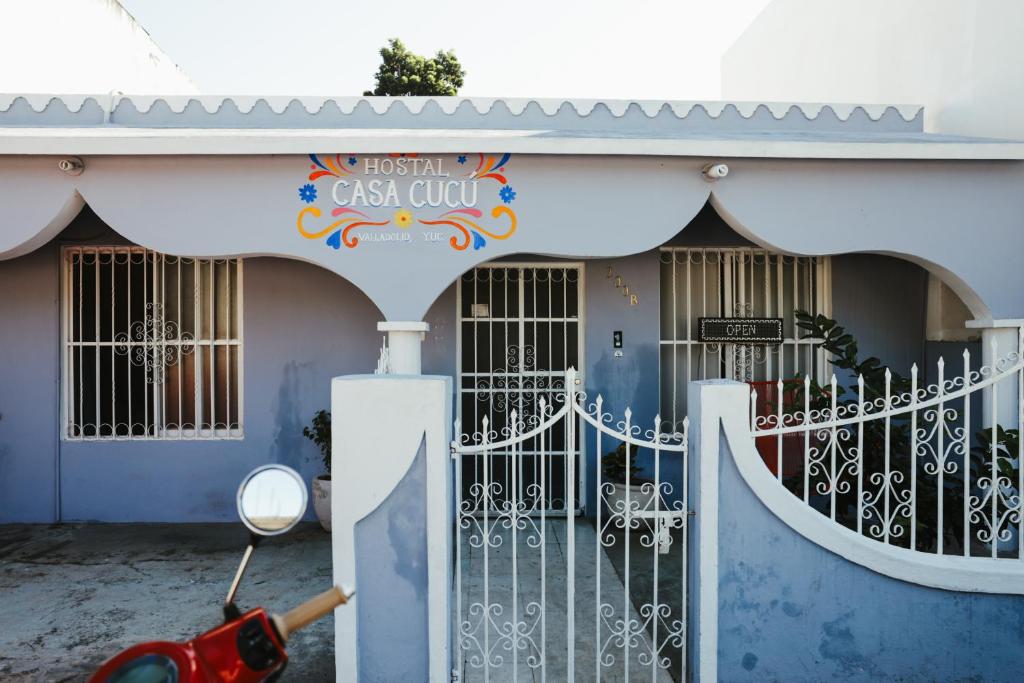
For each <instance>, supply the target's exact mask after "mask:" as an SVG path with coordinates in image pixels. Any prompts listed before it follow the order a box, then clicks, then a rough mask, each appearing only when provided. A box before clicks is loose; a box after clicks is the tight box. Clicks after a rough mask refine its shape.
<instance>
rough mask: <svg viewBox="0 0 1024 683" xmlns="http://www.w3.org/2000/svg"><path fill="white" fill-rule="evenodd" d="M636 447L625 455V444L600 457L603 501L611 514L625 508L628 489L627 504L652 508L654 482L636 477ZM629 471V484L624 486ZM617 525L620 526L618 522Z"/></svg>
mask: <svg viewBox="0 0 1024 683" xmlns="http://www.w3.org/2000/svg"><path fill="white" fill-rule="evenodd" d="M636 451H637V449H636V447H633V448H632V449H631V450H630V452H629V457H628V458H627V457H626V444H625V443H621V444H619V447H618V448H616V449H615V450H614V451H611V452H610V453H606V454H605V455H604V456H603V457H602V458H601V471H602V472H603V474H604V479H605V482H604V485H603V486H602V488H603V490H604V491H605V493H606V495H605V502H606V503H607V505H608V511H609V513H611V514H615V513H621V512H622V511H623V510H625V509H626V490H627V488H628V490H629V506H630V508H632V509H633V510H648V509H651V510H653V509H654V482H653V481H651V480H650V479H646V478H643V477H638V476H637V474H639V473H640V468H639V467H637V466H636ZM627 471H628V473H629V486H628V487H627V486H626V473H627ZM619 526H622V525H621V524H619Z"/></svg>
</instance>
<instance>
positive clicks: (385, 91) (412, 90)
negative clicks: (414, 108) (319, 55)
mask: <svg viewBox="0 0 1024 683" xmlns="http://www.w3.org/2000/svg"><path fill="white" fill-rule="evenodd" d="M380 57H381V65H380V68H379V69H378V70H377V75H376V82H377V87H375V88H374V89H373V90H367V91H366V92H364V93H363V94H364V95H388V96H391V97H398V96H402V95H419V96H435V97H437V96H452V95H458V94H459V88H461V87H462V84H463V81H464V79H465V77H466V71H465V69H463V68H462V65H461V64H460V63H459V58H458V57H456V56H455V53H454V52H452V51H451V50H448V51H447V52H445V51H438V53H437V54H436V55H434V56H433V57H432V58H427V57H423V56H420V55H417V54H414V53H412V52H410V51H409V49H408V48H407V47H406V46H405V45H404V44H403V43H402V41H401V40H399V39H398V38H392V39H390V40H389V41H388V45H387V46H386V47H383V48H381V51H380Z"/></svg>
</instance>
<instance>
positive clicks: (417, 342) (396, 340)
mask: <svg viewBox="0 0 1024 683" xmlns="http://www.w3.org/2000/svg"><path fill="white" fill-rule="evenodd" d="M377 331H378V332H387V333H388V354H389V358H390V360H391V374H393V375H419V374H421V373H422V371H423V370H422V348H421V347H422V345H423V339H424V337H426V334H427V332H429V331H430V323H424V322H413V321H400V322H390V321H387V322H379V323H377Z"/></svg>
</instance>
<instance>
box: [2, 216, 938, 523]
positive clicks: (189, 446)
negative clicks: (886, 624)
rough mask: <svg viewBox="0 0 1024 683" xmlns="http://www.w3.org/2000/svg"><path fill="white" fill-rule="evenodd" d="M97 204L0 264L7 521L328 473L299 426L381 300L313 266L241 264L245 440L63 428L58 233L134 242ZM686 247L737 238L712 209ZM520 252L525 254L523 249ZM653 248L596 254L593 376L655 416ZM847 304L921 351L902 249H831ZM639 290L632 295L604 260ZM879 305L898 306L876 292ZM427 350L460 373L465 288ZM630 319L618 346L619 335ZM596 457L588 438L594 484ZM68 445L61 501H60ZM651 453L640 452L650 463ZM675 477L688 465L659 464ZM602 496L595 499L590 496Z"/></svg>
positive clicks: (892, 357) (431, 365) (353, 366)
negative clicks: (265, 470) (270, 465)
mask: <svg viewBox="0 0 1024 683" xmlns="http://www.w3.org/2000/svg"><path fill="white" fill-rule="evenodd" d="M123 241H124V240H123V239H122V238H121V237H120V236H118V235H117V234H116V233H114V232H112V231H111V230H110V229H109V228H107V227H106V226H105V225H104V224H103V223H102V222H101V221H99V219H98V218H96V217H95V215H93V214H92V213H91V212H90V211H89V210H88V209H86V211H85V212H83V213H82V215H80V216H79V218H77V219H76V221H75V222H74V223H73V224H72V225H71V226H69V227H68V228H67V229H66V230H65V231H64V232H62V233H61V235H60V236H59V237H58V238H57V239H56V240H54V241H53V242H51V243H49V244H48V245H46V246H45V247H43V248H42V249H40V250H38V251H36V252H33V253H32V254H29V255H27V256H23V257H20V258H17V259H13V260H9V261H4V262H0V286H2V287H3V289H2V290H0V291H4V292H5V293H6V294H7V296H5V297H4V298H3V300H2V301H0V319H2V320H4V321H8V324H5V325H3V326H2V327H0V521H35V522H48V521H54V520H56V519H58V514H59V515H60V517H59V518H60V519H63V520H101V521H227V520H231V519H233V518H234V509H233V497H234V493H235V489H236V485H237V482H238V481H239V480H240V479H241V477H242V476H243V475H244V474H245V473H246V472H247V471H248V470H249V469H251V468H253V467H255V466H256V465H259V464H263V463H266V462H282V463H286V464H290V465H292V466H294V467H296V468H297V469H298V470H299V471H300V472H302V473H303V474H304V476H306V477H307V478H312V477H314V476H315V475H316V474H318V473H319V471H320V469H321V467H320V464H319V459H318V457H317V456H318V454H317V452H316V450H315V449H314V448H313V446H312V444H310V443H309V442H307V441H306V440H305V439H304V438H303V437H302V434H301V432H302V426H303V425H304V424H305V423H306V422H307V421H308V420H309V418H310V417H311V416H312V414H313V412H315V411H316V410H318V409H320V408H322V407H327V405H328V403H329V383H330V378H331V377H334V376H337V375H342V374H349V373H362V372H367V371H368V370H370V369H371V368H373V367H374V365H375V361H376V357H377V349H378V347H379V344H380V341H381V337H380V335H379V333H377V332H376V322H377V321H378V320H380V319H381V314H380V312H379V311H378V310H377V308H376V307H375V306H374V305H373V304H372V303H371V302H370V301H369V299H368V298H367V297H366V296H365V295H364V294H362V293H361V292H360V291H359V290H358V289H357V288H356V287H355V286H353V285H352V284H350V283H349V282H347V281H345V280H343V279H342V278H340V277H338V276H337V275H335V274H333V273H330V272H328V271H326V270H323V269H321V268H319V267H317V266H313V265H309V264H304V263H300V262H297V261H291V260H287V259H279V258H249V259H246V261H245V265H244V272H245V295H244V304H245V306H244V313H243V315H244V319H243V326H244V335H245V340H244V344H245V354H244V391H245V438H244V439H242V440H240V441H191V442H187V443H181V442H173V441H170V442H161V441H149V442H138V441H136V442H92V443H83V442H70V441H60V440H59V438H58V436H59V428H60V426H59V359H60V330H59V315H58V312H59V299H58V283H59V253H60V245H61V244H65V243H75V244H81V243H83V242H86V243H89V242H92V243H102V244H110V243H112V242H123ZM673 243H676V244H692V245H697V244H717V245H734V244H742V243H744V240H743V238H742V237H740V236H738V235H737V234H736V233H734V232H732V231H731V230H730V229H729V228H728V227H727V226H726V225H725V224H724V222H722V221H721V219H719V218H718V217H717V216H716V215H715V214H714V212H713V211H711V210H710V209H705V210H704V211H702V212H701V213H700V214H699V216H698V219H696V220H695V221H694V222H693V223H691V224H690V225H689V226H687V228H686V229H685V230H683V231H681V232H680V234H679V235H678V236H677V237H676V238H674V240H673ZM524 258H525V257H524ZM658 258H659V257H658V252H657V251H655V250H652V251H645V252H643V253H640V254H636V255H632V256H623V257H621V258H614V259H602V260H590V261H587V265H586V292H585V296H586V299H585V316H586V321H585V322H586V326H585V336H584V340H585V345H586V352H585V359H584V360H585V362H584V367H583V369H584V380H585V383H586V388H587V391H588V393H589V394H590V395H591V396H596V395H597V394H598V393H600V394H602V395H603V396H604V397H605V399H606V408H607V409H609V410H611V411H613V412H614V413H616V414H618V415H621V414H622V411H623V410H624V409H625V408H626V407H627V406H629V407H631V408H632V409H633V414H634V420H635V421H636V422H637V423H638V424H641V425H643V426H644V427H645V428H646V427H648V426H650V425H651V424H652V420H653V418H654V415H655V414H656V413H657V412H658V411H659V405H658V396H659V392H658V384H659V356H658V354H659V339H660V302H659V290H660V287H659V267H658ZM833 264H834V273H833V291H834V297H835V309H836V316H837V317H838V318H840V319H841V320H842V321H843V322H844V323H846V324H848V325H849V326H850V327H851V329H853V330H854V331H855V332H856V333H858V334H859V335H865V334H866V335H867V336H862V340H863V341H862V344H861V347H862V350H863V351H864V352H865V353H869V354H874V355H878V356H879V357H881V358H883V359H885V360H887V361H890V362H893V363H896V364H897V366H898V367H901V368H902V367H903V364H904V363H905V364H906V365H907V366H909V362H910V361H911V360H912V359H915V358H916V359H920V354H921V353H922V346H921V336H922V332H921V328H922V326H923V315H924V299H923V296H924V290H923V284H922V283H923V282H924V275H923V273H924V271H923V270H922V269H921V268H919V267H918V266H916V265H913V264H910V263H908V262H905V261H900V260H897V259H892V258H887V257H882V256H872V255H853V256H839V257H836V258H835V259H834V262H833ZM609 267H610V268H611V269H612V272H613V274H614V275H617V276H621V277H622V278H623V281H624V283H626V284H628V285H629V286H630V289H631V292H633V293H635V294H637V296H638V303H637V305H635V306H630V305H629V300H628V299H627V298H626V297H624V296H622V291H621V290H620V289H617V288H616V287H615V286H614V278H608V277H607V273H608V268H609ZM879 302H882V304H885V303H886V302H889V305H880V304H879ZM425 319H426V320H427V321H428V322H430V323H431V327H432V329H431V331H430V332H429V333H428V335H427V339H426V341H425V343H424V347H423V369H424V372H425V373H430V374H440V375H454V374H455V372H456V371H457V364H456V359H455V340H456V331H457V330H456V321H455V287H454V286H450V287H448V288H447V290H445V292H444V293H443V294H442V295H441V296H440V297H439V298H438V299H437V300H436V301H435V302H434V303H433V305H432V306H431V308H430V309H429V311H428V313H427V315H426V318H425ZM615 330H622V331H623V333H624V347H623V349H622V352H623V354H622V357H621V358H616V357H615V355H614V349H613V348H612V332H613V331H615ZM598 456H599V454H597V453H595V448H594V445H593V444H592V443H591V444H588V449H587V458H588V468H587V470H588V482H587V490H588V491H589V492H592V491H593V486H594V475H595V472H596V467H597V463H598ZM58 457H59V458H60V472H61V476H60V477H59V485H60V490H61V496H60V499H61V504H62V505H61V509H60V511H59V512H58V507H57V490H58V477H57V474H56V473H57V472H58ZM646 457H648V456H647V454H644V455H642V456H641V458H640V465H641V466H644V465H647V462H646V460H645V458H646ZM663 466H664V467H668V468H669V469H668V470H666V471H665V476H668V477H672V476H675V475H676V474H678V473H675V472H674V470H672V469H671V468H672V465H671V464H670V463H667V462H663ZM590 497H591V498H592V497H593V496H590Z"/></svg>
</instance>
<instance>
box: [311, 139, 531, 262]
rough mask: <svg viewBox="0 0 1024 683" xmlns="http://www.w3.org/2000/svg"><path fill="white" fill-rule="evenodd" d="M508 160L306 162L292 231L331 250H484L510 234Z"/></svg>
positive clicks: (316, 157)
mask: <svg viewBox="0 0 1024 683" xmlns="http://www.w3.org/2000/svg"><path fill="white" fill-rule="evenodd" d="M510 158H511V155H510V154H458V155H420V154H388V155H368V156H367V155H357V154H310V155H309V164H308V165H307V171H306V177H305V179H304V181H303V182H302V184H300V186H299V188H298V193H297V199H298V202H299V209H298V216H297V218H296V227H297V229H298V232H299V235H301V236H302V237H304V238H305V239H308V240H317V241H322V242H323V243H324V244H325V245H326V246H328V247H330V248H331V249H336V250H338V249H341V248H342V247H345V248H347V249H355V248H356V247H358V246H359V245H360V244H363V243H390V244H393V245H401V244H412V243H417V242H423V243H426V244H435V245H445V244H447V245H448V246H449V247H450V248H452V249H454V250H456V251H465V250H466V249H468V248H469V247H470V246H472V247H473V249H474V250H476V249H483V248H484V247H486V246H487V243H488V239H495V240H506V239H508V238H510V237H511V236H512V235H513V234H515V231H516V223H517V219H516V212H515V210H514V208H513V207H514V202H515V200H516V197H517V196H518V193H517V192H516V190H515V189H514V188H513V186H512V184H511V183H510V181H509V175H508V167H509V160H510Z"/></svg>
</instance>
